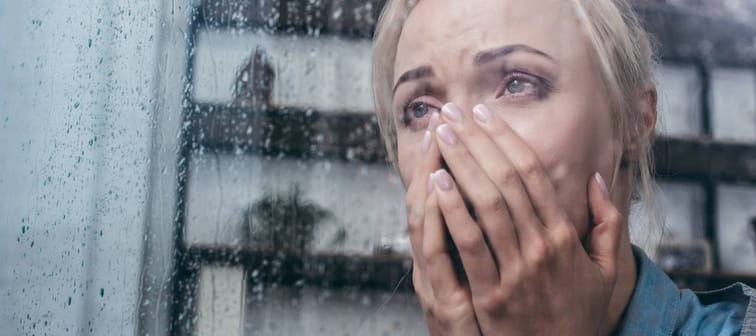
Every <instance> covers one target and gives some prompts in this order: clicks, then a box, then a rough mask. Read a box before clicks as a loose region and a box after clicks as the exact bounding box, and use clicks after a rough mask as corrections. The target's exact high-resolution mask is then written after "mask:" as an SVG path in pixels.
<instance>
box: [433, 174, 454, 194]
mask: <svg viewBox="0 0 756 336" xmlns="http://www.w3.org/2000/svg"><path fill="white" fill-rule="evenodd" d="M433 180H435V181H436V184H437V185H438V187H439V188H441V190H444V191H449V190H451V189H452V178H451V175H449V173H447V172H446V170H443V169H439V170H437V171H436V172H435V173H433Z"/></svg>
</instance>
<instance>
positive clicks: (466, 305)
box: [406, 113, 481, 336]
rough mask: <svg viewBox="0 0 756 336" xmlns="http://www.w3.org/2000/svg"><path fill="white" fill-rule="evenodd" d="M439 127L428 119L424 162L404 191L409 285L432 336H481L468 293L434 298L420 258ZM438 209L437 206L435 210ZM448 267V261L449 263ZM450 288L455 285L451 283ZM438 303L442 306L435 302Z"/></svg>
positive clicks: (436, 120) (436, 117) (435, 119)
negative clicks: (430, 177)
mask: <svg viewBox="0 0 756 336" xmlns="http://www.w3.org/2000/svg"><path fill="white" fill-rule="evenodd" d="M439 124H440V117H439V115H438V113H434V114H433V115H432V116H431V120H430V122H429V124H428V131H426V133H425V135H424V139H423V143H422V151H423V153H422V155H423V159H422V161H421V164H419V165H417V166H416V167H415V171H414V172H413V176H412V181H411V182H410V185H409V187H408V188H407V196H406V206H407V227H408V231H409V236H410V241H411V244H412V256H413V257H412V284H413V286H414V288H415V293H416V295H417V297H418V299H419V301H420V306H421V307H422V309H423V314H424V316H425V321H426V322H427V323H428V330H429V331H430V334H431V335H465V336H467V335H473V336H474V335H480V334H481V332H480V328H479V327H478V322H477V320H476V317H475V313H474V310H473V306H472V298H471V295H470V291H469V289H463V288H460V290H458V291H456V292H457V293H460V294H459V295H456V296H450V297H442V298H436V297H435V295H434V293H433V289H432V288H431V283H430V279H429V278H428V272H427V271H426V269H427V268H426V266H427V263H426V260H425V259H424V258H423V255H424V254H423V252H422V246H423V227H424V223H425V221H426V212H425V209H426V206H427V205H428V204H427V202H431V204H432V202H438V201H437V199H436V197H435V195H432V194H431V195H430V197H429V196H428V195H429V190H430V188H431V187H432V185H430V183H429V182H430V181H429V179H428V177H429V176H430V174H431V173H432V172H434V171H436V170H438V169H440V168H441V154H440V151H439V148H438V143H437V142H436V141H435V140H433V136H432V133H431V132H432V131H434V130H435V129H436V127H437V126H438V125H439ZM436 208H437V206H436ZM449 262H450V263H451V259H449ZM449 283H450V284H453V283H457V282H453V281H450V282H449ZM438 299H441V300H443V302H437V300H438Z"/></svg>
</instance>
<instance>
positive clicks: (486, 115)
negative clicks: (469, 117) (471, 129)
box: [473, 104, 491, 124]
mask: <svg viewBox="0 0 756 336" xmlns="http://www.w3.org/2000/svg"><path fill="white" fill-rule="evenodd" d="M473 116H474V117H475V120H477V121H478V122H479V123H481V124H485V123H487V122H488V121H489V120H491V111H489V110H488V108H487V107H486V105H483V104H478V105H476V106H475V107H474V108H473Z"/></svg>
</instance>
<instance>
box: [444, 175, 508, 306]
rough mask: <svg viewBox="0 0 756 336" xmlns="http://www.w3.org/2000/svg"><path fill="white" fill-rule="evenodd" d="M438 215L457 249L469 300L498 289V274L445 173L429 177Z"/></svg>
mask: <svg viewBox="0 0 756 336" xmlns="http://www.w3.org/2000/svg"><path fill="white" fill-rule="evenodd" d="M433 181H434V182H435V189H434V193H433V195H436V198H437V199H438V204H439V208H440V209H441V214H442V215H443V219H444V221H445V222H446V227H447V228H448V229H449V234H450V235H451V238H452V240H453V241H454V244H455V245H456V246H457V250H458V251H459V256H460V258H461V259H462V265H463V266H464V269H465V274H466V275H467V279H468V281H469V283H470V291H471V292H472V295H473V297H477V296H480V295H482V294H483V293H489V292H491V291H492V290H493V289H495V288H496V287H497V286H498V285H499V272H498V269H497V268H496V264H495V263H494V259H493V255H492V254H491V251H490V250H489V248H488V245H487V244H486V242H485V239H484V237H483V232H482V231H481V230H480V227H479V226H478V224H477V223H476V222H475V221H474V220H473V219H472V217H470V213H469V212H468V211H467V207H465V203H464V201H463V200H462V196H461V195H460V194H459V189H458V188H457V186H456V184H455V183H454V181H453V180H452V178H451V175H449V173H447V172H446V171H445V170H443V169H440V170H438V171H436V172H435V173H433Z"/></svg>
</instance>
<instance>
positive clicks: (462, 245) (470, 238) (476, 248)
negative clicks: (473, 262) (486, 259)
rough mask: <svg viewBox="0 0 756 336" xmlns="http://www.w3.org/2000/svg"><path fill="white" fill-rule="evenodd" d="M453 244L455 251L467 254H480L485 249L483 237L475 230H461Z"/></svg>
mask: <svg viewBox="0 0 756 336" xmlns="http://www.w3.org/2000/svg"><path fill="white" fill-rule="evenodd" d="M454 243H455V244H456V245H457V249H459V250H460V251H462V252H465V253H468V254H477V253H480V252H482V251H483V248H484V247H485V242H484V241H483V235H482V234H481V233H480V232H478V231H475V230H463V231H462V232H460V233H459V234H458V235H457V237H456V239H455V240H454Z"/></svg>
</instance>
